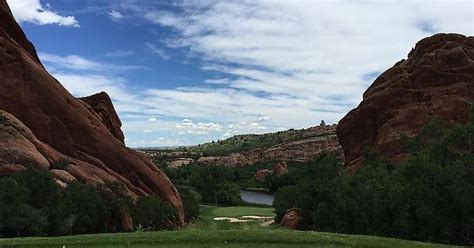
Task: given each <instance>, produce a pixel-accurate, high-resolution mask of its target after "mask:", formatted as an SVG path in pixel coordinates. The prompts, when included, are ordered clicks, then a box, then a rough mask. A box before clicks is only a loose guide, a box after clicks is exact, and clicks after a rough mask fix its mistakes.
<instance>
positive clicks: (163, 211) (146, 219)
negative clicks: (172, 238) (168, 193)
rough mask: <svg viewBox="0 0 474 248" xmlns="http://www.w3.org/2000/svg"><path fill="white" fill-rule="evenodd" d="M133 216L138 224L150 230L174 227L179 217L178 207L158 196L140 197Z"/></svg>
mask: <svg viewBox="0 0 474 248" xmlns="http://www.w3.org/2000/svg"><path fill="white" fill-rule="evenodd" d="M132 217H133V222H134V224H135V225H136V226H141V227H143V228H144V229H146V230H150V231H152V230H163V229H168V228H172V227H174V226H175V223H176V222H177V219H178V215H177V211H176V209H175V208H173V207H172V206H170V205H169V204H168V203H166V202H164V201H162V200H161V199H160V198H159V197H158V196H146V197H142V198H140V199H138V201H137V203H136V206H135V209H134V211H133V215H132Z"/></svg>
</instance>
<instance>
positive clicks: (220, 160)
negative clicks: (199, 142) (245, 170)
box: [197, 153, 249, 167]
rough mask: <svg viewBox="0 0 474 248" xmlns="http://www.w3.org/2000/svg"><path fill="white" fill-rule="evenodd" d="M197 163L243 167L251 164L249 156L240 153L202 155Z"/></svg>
mask: <svg viewBox="0 0 474 248" xmlns="http://www.w3.org/2000/svg"><path fill="white" fill-rule="evenodd" d="M197 163H198V164H202V165H222V166H228V167H242V166H246V165H248V164H249V162H248V160H247V158H246V157H245V156H244V155H242V154H240V153H233V154H231V155H229V156H217V157H215V156H209V157H200V158H199V159H198V160H197Z"/></svg>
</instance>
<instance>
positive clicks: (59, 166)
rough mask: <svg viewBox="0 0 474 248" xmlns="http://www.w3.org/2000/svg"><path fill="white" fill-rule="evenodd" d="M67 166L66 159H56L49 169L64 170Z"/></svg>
mask: <svg viewBox="0 0 474 248" xmlns="http://www.w3.org/2000/svg"><path fill="white" fill-rule="evenodd" d="M68 166H69V161H68V160H58V161H56V162H54V163H52V164H51V169H54V170H65V169H67V167H68Z"/></svg>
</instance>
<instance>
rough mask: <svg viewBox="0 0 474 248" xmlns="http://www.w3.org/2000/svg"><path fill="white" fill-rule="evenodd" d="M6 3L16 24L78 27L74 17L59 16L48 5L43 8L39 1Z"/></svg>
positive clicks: (12, 1)
mask: <svg viewBox="0 0 474 248" xmlns="http://www.w3.org/2000/svg"><path fill="white" fill-rule="evenodd" d="M7 3H8V5H9V6H10V8H11V10H12V12H13V15H14V16H15V19H16V20H17V21H18V22H29V23H34V24H38V25H46V24H56V25H60V26H72V27H79V22H78V21H77V20H76V18H75V17H74V16H62V15H59V14H58V13H56V12H54V11H52V10H51V9H50V6H49V4H48V5H46V6H43V5H42V4H41V2H40V0H7Z"/></svg>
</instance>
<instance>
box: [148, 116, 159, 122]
mask: <svg viewBox="0 0 474 248" xmlns="http://www.w3.org/2000/svg"><path fill="white" fill-rule="evenodd" d="M148 120H149V121H151V122H157V121H158V119H157V118H155V117H152V118H150V119H148Z"/></svg>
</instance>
